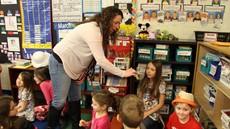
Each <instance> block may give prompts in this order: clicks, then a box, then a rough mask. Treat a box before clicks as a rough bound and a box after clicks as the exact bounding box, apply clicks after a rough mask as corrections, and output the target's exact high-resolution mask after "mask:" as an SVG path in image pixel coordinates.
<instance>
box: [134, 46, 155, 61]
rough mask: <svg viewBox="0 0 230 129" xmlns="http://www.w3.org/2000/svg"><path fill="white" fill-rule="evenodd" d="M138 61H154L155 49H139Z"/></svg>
mask: <svg viewBox="0 0 230 129" xmlns="http://www.w3.org/2000/svg"><path fill="white" fill-rule="evenodd" d="M137 59H141V60H153V48H151V47H138V57H137Z"/></svg>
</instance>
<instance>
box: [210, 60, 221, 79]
mask: <svg viewBox="0 0 230 129" xmlns="http://www.w3.org/2000/svg"><path fill="white" fill-rule="evenodd" d="M220 73H221V66H220V65H219V62H218V61H211V66H210V71H209V75H210V76H212V77H213V78H214V79H215V80H217V81H219V79H220Z"/></svg>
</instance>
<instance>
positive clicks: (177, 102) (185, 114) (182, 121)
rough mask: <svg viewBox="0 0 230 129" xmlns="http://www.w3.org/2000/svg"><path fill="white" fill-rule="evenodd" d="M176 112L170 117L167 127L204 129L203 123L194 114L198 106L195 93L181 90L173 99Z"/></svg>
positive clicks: (169, 128)
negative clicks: (195, 101)
mask: <svg viewBox="0 0 230 129" xmlns="http://www.w3.org/2000/svg"><path fill="white" fill-rule="evenodd" d="M172 105H173V106H174V108H175V112H174V113H172V114H171V115H170V117H169V121H168V123H167V129H202V127H201V125H200V124H199V122H198V121H197V120H195V119H194V117H193V116H192V112H193V111H194V110H195V108H196V103H194V97H193V94H191V93H187V92H184V91H180V92H179V94H178V95H177V97H176V99H174V100H173V101H172Z"/></svg>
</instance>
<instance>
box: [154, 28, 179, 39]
mask: <svg viewBox="0 0 230 129" xmlns="http://www.w3.org/2000/svg"><path fill="white" fill-rule="evenodd" d="M156 37H157V39H159V40H170V41H171V40H178V38H176V36H175V35H173V34H170V33H168V31H167V30H163V31H162V32H161V33H159V34H157V36H156Z"/></svg>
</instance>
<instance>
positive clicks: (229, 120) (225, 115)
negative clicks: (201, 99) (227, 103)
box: [220, 109, 230, 129]
mask: <svg viewBox="0 0 230 129" xmlns="http://www.w3.org/2000/svg"><path fill="white" fill-rule="evenodd" d="M221 113H222V115H221V118H220V119H221V123H222V127H223V128H224V129H230V109H224V110H221Z"/></svg>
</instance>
